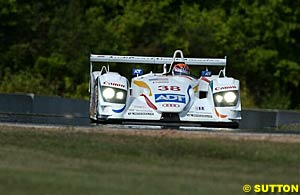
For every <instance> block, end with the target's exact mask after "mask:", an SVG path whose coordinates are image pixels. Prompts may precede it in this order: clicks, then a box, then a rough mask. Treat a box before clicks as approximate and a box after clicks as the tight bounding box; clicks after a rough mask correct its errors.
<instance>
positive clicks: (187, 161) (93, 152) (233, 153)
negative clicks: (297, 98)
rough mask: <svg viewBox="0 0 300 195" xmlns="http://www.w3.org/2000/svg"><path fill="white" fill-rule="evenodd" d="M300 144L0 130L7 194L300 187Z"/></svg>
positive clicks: (0, 182)
mask: <svg viewBox="0 0 300 195" xmlns="http://www.w3.org/2000/svg"><path fill="white" fill-rule="evenodd" d="M299 146H300V144H299V143H280V142H268V141H266V140H264V141H251V140H232V139H227V138H222V137H219V138H202V139H201V138H199V139H189V138H184V137H182V138H176V137H168V136H145V135H127V134H109V133H101V131H100V132H95V131H92V132H85V131H78V130H74V129H61V130H59V131H45V130H40V129H33V128H32V129H30V128H20V127H19V128H8V127H0V159H1V160H0V194H6V195H10V194H14V195H18V194H20V195H21V194H22V195H26V194H28V195H29V194H30V195H34V194H64V195H65V194H72V195H76V194H85V195H87V194H123V195H124V194H125V195H126V194H130V195H132V194H146V195H147V194H170V195H171V194H172V195H176V194H180V195H182V194H231V195H232V194H243V192H242V186H243V185H244V184H251V185H253V184H257V183H285V184H286V183H288V184H294V183H297V182H298V183H299V178H300V150H299Z"/></svg>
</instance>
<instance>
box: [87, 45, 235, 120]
mask: <svg viewBox="0 0 300 195" xmlns="http://www.w3.org/2000/svg"><path fill="white" fill-rule="evenodd" d="M178 55H179V57H177V56H178ZM93 62H106V63H109V62H116V63H132V64H137V63H143V64H161V65H162V66H163V73H152V72H150V73H148V74H145V75H139V70H136V74H137V76H136V77H134V78H133V79H132V80H131V81H128V79H127V78H125V77H123V76H121V75H120V74H119V73H116V72H110V71H109V69H108V68H109V67H106V66H103V67H102V69H101V70H100V71H93ZM174 62H184V63H186V64H187V65H189V66H193V65H195V66H204V67H206V71H204V75H202V76H199V77H198V78H195V77H193V76H187V75H172V74H171V70H172V66H173V63H174ZM209 66H221V67H222V70H221V71H220V72H219V74H218V75H210V74H209V71H207V70H208V67H209ZM225 67H226V58H224V59H213V58H207V59H204V58H184V57H183V53H182V51H180V50H176V51H175V52H174V55H173V58H172V57H144V56H116V55H93V54H92V55H91V56H90V119H91V120H93V121H99V122H105V121H107V122H109V121H115V120H118V121H124V120H128V121H146V122H147V121H157V122H160V121H169V122H191V123H200V124H201V123H214V124H216V125H217V124H221V123H222V124H236V122H238V121H239V120H240V119H241V102H240V85H239V81H238V80H236V79H233V78H231V77H226V76H225ZM205 74H207V75H205Z"/></svg>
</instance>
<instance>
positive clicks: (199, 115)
mask: <svg viewBox="0 0 300 195" xmlns="http://www.w3.org/2000/svg"><path fill="white" fill-rule="evenodd" d="M187 116H190V117H200V118H212V115H207V114H187Z"/></svg>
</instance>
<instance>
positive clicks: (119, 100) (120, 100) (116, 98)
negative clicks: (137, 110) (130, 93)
mask: <svg viewBox="0 0 300 195" xmlns="http://www.w3.org/2000/svg"><path fill="white" fill-rule="evenodd" d="M101 92H102V97H103V99H104V101H105V102H110V103H116V104H125V103H126V97H127V91H126V90H125V89H119V88H114V87H107V86H102V89H101Z"/></svg>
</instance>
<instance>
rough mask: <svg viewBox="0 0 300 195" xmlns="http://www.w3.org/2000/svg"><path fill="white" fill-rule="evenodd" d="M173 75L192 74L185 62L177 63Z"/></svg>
mask: <svg viewBox="0 0 300 195" xmlns="http://www.w3.org/2000/svg"><path fill="white" fill-rule="evenodd" d="M172 74H173V75H190V68H189V66H188V65H186V64H185V63H178V64H175V65H174V67H173V69H172Z"/></svg>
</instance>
